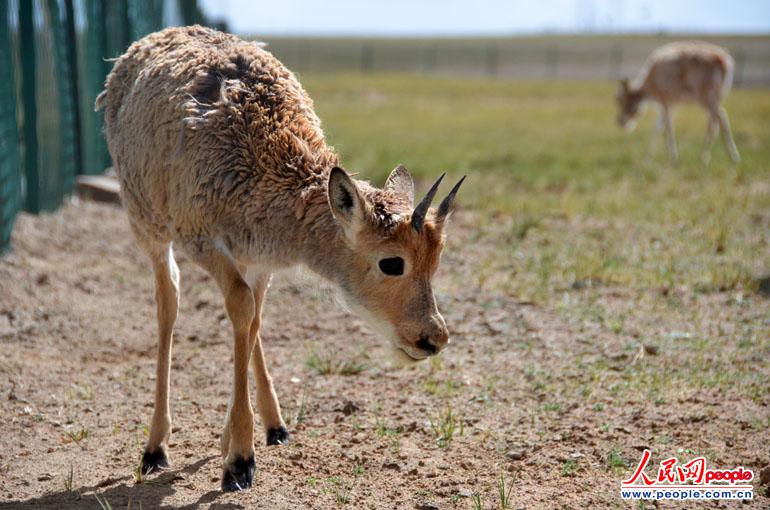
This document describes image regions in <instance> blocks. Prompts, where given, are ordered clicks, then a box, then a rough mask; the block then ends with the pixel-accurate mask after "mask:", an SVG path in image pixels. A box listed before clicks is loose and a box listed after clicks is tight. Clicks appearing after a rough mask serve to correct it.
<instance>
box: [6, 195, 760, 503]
mask: <svg viewBox="0 0 770 510" xmlns="http://www.w3.org/2000/svg"><path fill="white" fill-rule="evenodd" d="M474 216H475V213H473V212H468V211H466V212H461V213H459V214H458V216H457V218H456V221H455V222H454V223H453V225H452V232H451V234H452V235H451V237H450V243H449V246H448V248H447V251H446V252H445V256H444V258H443V262H442V269H441V270H440V273H439V275H438V277H437V281H436V284H435V285H436V288H437V289H438V296H437V297H438V299H439V302H440V307H441V308H442V310H443V312H444V315H445V317H446V319H447V323H448V325H449V328H450V332H451V334H452V338H453V340H452V344H451V345H450V346H449V348H448V349H447V351H445V353H444V354H443V355H442V356H441V357H440V358H439V359H437V360H435V361H433V362H426V363H422V364H419V365H417V366H414V367H411V368H402V369H396V368H392V367H391V365H390V364H389V361H388V350H387V349H386V348H385V346H384V344H383V342H381V341H380V340H378V339H376V338H374V337H373V336H372V335H371V334H370V333H369V332H368V330H367V329H366V327H365V326H364V325H363V323H362V322H361V321H359V320H358V319H356V318H354V317H352V316H350V315H349V314H348V313H347V312H345V311H344V310H342V309H341V308H340V307H339V306H338V305H337V304H336V303H335V302H334V300H333V299H331V292H330V291H329V289H327V288H326V287H325V286H324V285H323V284H318V283H309V282H312V281H314V280H312V279H311V280H309V279H308V278H307V277H304V276H300V277H299V278H296V277H289V276H290V275H279V276H278V277H277V278H276V279H275V280H274V284H273V286H272V287H271V289H270V291H269V292H268V299H267V301H266V305H265V310H264V317H265V319H264V326H263V328H264V329H263V338H264V342H265V350H266V355H267V359H268V362H269V365H270V367H271V371H272V374H273V377H274V379H275V382H276V389H277V392H278V394H279V398H280V400H281V404H282V407H283V410H284V416H285V417H286V418H287V421H288V426H289V429H290V432H291V434H292V439H293V441H292V443H291V444H290V445H289V446H282V447H266V446H264V437H263V435H262V434H261V432H260V433H259V434H258V435H257V459H256V461H257V473H256V475H255V478H254V487H253V488H252V489H250V490H248V491H246V492H242V493H232V494H223V493H221V492H220V491H219V477H220V474H221V460H220V458H219V435H220V432H221V429H222V425H223V421H224V417H225V412H226V406H227V402H228V400H229V394H230V379H231V367H232V360H231V356H232V354H231V344H232V342H231V332H230V327H229V324H228V322H227V319H226V317H225V314H224V310H223V307H222V299H221V297H220V295H219V293H218V291H217V290H216V288H215V286H214V284H213V282H211V281H210V279H209V278H208V277H207V276H206V275H205V274H204V273H203V272H202V271H201V270H199V269H198V268H197V267H195V266H193V265H192V264H191V263H190V262H189V261H188V260H186V259H185V257H184V256H183V255H181V254H180V255H179V256H178V259H179V265H180V269H181V279H182V302H181V307H180V316H179V320H178V322H177V329H176V332H175V344H174V358H173V365H172V412H173V419H174V429H173V431H174V434H173V437H172V440H171V448H170V457H171V462H172V469H170V470H169V471H167V472H164V473H161V474H159V475H151V476H149V477H146V478H144V479H141V480H138V479H137V477H136V467H137V464H138V461H139V459H140V456H141V453H142V447H143V443H144V441H145V437H146V433H147V429H146V424H147V423H148V422H149V418H150V416H151V412H152V407H151V406H152V400H153V397H152V389H153V387H154V380H153V379H154V370H155V346H156V341H155V313H154V302H153V290H152V277H151V274H150V269H149V264H148V263H147V261H146V260H145V259H144V257H143V255H142V254H141V253H140V252H139V251H138V250H137V248H136V247H135V246H134V244H133V240H132V239H131V236H130V233H129V229H128V224H127V221H126V219H125V216H124V214H123V212H122V211H121V210H120V209H119V208H117V207H113V206H107V205H97V204H91V203H81V202H77V201H75V202H73V203H70V204H68V205H67V206H66V207H64V208H63V209H61V210H60V211H58V212H57V213H55V214H50V215H43V216H40V217H33V216H28V215H22V216H21V217H20V218H19V219H18V221H17V225H16V230H15V234H14V239H13V251H12V252H11V253H9V254H8V255H6V256H4V257H3V258H0V287H1V288H2V292H0V413H1V416H2V423H1V424H0V432H2V434H0V452H2V453H0V508H18V509H26V508H29V509H32V508H51V509H54V508H55V509H80V508H102V505H109V507H111V508H113V509H123V508H144V509H149V508H178V507H184V508H199V507H200V508H269V509H293V508H318V509H327V508H340V507H346V508H387V509H411V508H425V509H431V508H440V509H445V508H447V509H453V508H460V509H471V508H474V505H475V504H476V502H475V501H474V499H475V496H476V495H478V500H479V501H480V503H481V508H484V509H487V508H498V507H500V506H501V503H500V496H499V495H498V486H497V484H498V481H499V480H500V478H501V476H502V478H503V481H504V483H505V484H506V487H508V488H509V490H510V499H511V503H510V508H573V509H583V508H630V507H636V505H635V504H634V505H632V504H631V503H626V502H623V501H622V500H621V499H620V496H619V484H620V480H621V479H622V478H624V477H627V476H628V475H629V474H630V471H631V467H633V466H635V465H636V463H637V462H638V460H639V458H640V456H641V450H643V449H644V448H650V449H652V451H653V454H654V461H655V463H657V462H658V461H660V460H661V459H663V458H666V457H668V456H672V455H679V456H680V458H682V459H687V458H691V457H693V456H695V454H696V453H697V454H703V455H706V456H707V457H708V460H709V465H710V466H712V467H724V468H727V467H736V466H739V465H742V466H745V467H747V468H750V469H753V470H754V472H755V480H754V481H753V485H754V488H755V497H754V501H752V502H749V505H748V506H749V507H752V508H770V498H768V495H767V490H768V489H767V487H766V486H762V485H761V483H760V481H759V470H760V469H761V468H762V467H764V466H766V465H768V464H770V447H769V446H768V430H767V427H768V421H769V420H770V411H769V410H768V406H769V405H770V388H768V380H770V367H769V366H768V365H769V363H768V355H769V353H768V352H767V349H766V348H765V347H756V346H757V345H759V346H762V345H764V346H766V345H767V342H766V341H764V340H763V341H762V342H759V343H758V341H757V340H756V338H757V337H758V336H759V337H760V338H762V339H766V338H767V335H768V329H769V328H770V321H769V320H768V317H769V314H768V300H767V298H765V297H762V296H760V295H758V294H755V295H745V294H738V295H736V293H735V292H722V293H720V292H716V293H709V294H699V293H694V292H689V291H682V292H678V293H677V292H676V291H675V292H674V294H675V295H673V296H672V295H665V296H663V295H661V293H659V292H657V291H654V290H649V291H637V290H628V289H625V288H622V287H613V286H607V287H600V288H598V289H597V288H585V289H584V288H579V286H578V287H577V288H573V289H567V290H565V291H564V296H563V299H562V301H561V302H562V305H543V304H537V303H532V302H528V301H523V300H521V299H517V297H516V296H509V295H503V294H500V293H496V292H493V291H489V290H486V287H479V286H478V285H476V284H475V283H474V282H476V281H477V280H476V279H475V278H474V277H473V275H474V272H475V271H476V270H477V269H478V268H477V267H476V265H475V264H476V261H478V260H480V259H481V257H480V254H481V253H489V252H490V250H492V251H494V250H499V257H500V258H505V257H508V256H509V248H506V247H505V246H502V245H498V244H497V239H499V236H497V235H496V233H495V231H494V227H490V228H488V229H486V230H484V231H483V232H478V231H476V229H475V227H474V225H476V224H477V223H476V221H475V219H474ZM463 245H467V246H466V248H463V250H462V251H461V246H463ZM495 277H496V278H511V277H513V276H511V275H510V274H506V273H504V272H503V273H500V274H498V275H495ZM589 284H590V282H589ZM587 287H591V286H590V285H588V286H587ZM671 300H676V302H677V305H676V306H667V305H664V304H661V303H663V302H669V301H671ZM599 304H600V305H602V306H603V307H606V308H609V309H612V310H620V311H623V313H624V317H625V319H624V321H625V322H624V325H623V328H622V331H620V330H619V328H616V327H614V326H613V324H612V323H609V322H607V321H599V320H595V319H594V318H592V316H591V314H590V313H587V312H586V313H576V310H584V311H585V310H589V311H590V309H591V306H596V305H599ZM690 331H696V332H704V331H705V332H711V334H710V335H709V337H708V338H709V340H708V341H709V342H710V343H709V344H708V345H705V346H700V347H698V346H699V345H700V344H697V345H696V344H695V339H694V338H693V337H692V335H693V334H692V333H690ZM696 336H697V334H696ZM738 339H744V340H743V341H739V340H738ZM746 339H748V340H746ZM752 339H754V340H752ZM724 359H730V360H732V361H731V363H734V364H735V366H740V367H741V369H742V370H743V371H744V372H745V371H748V372H750V373H753V374H755V376H756V380H755V382H751V381H749V382H748V383H747V382H746V381H744V380H733V379H731V372H730V370H726V371H724V373H722V372H720V373H711V372H710V371H709V369H708V366H709V363H712V362H716V361H719V360H724ZM324 361H327V362H329V363H326V364H330V365H332V366H331V367H325V364H324ZM345 361H348V363H347V365H344V362H345ZM343 365H344V366H343ZM362 365H365V366H362ZM693 367H695V368H696V369H697V370H693ZM700 367H705V368H703V370H702V373H701V368H700ZM688 370H689V372H688ZM327 372H331V373H327ZM341 372H342V373H341ZM348 372H357V373H352V374H351V373H348ZM744 372H741V373H744ZM667 374H671V377H672V378H673V380H674V383H675V384H668V383H667V380H666V379H667ZM683 374H689V375H687V377H688V379H686V380H685V379H682V378H683V377H684V375H683ZM701 375H702V376H703V379H702V381H701V380H699V379H697V377H699V376H701ZM682 381H685V382H687V384H685V383H682ZM756 381H758V382H756ZM651 387H654V388H656V392H655V393H654V395H653V396H651V393H650V391H649V388H651ZM450 411H451V414H449V413H450ZM436 429H441V430H438V432H437V430H436ZM257 430H261V427H257ZM97 495H98V496H99V499H97ZM100 501H101V503H100ZM140 505H141V506H140ZM648 506H649V507H652V506H653V505H651V504H648ZM659 506H660V507H666V508H668V507H674V506H676V507H682V508H685V507H687V508H689V507H697V508H701V507H703V508H716V507H718V508H723V507H743V506H744V505H743V504H742V503H740V502H734V503H729V504H728V503H698V504H697V505H696V504H694V503H691V504H689V505H686V504H679V505H674V504H665V503H661V504H660V505H659ZM642 507H643V506H642Z"/></svg>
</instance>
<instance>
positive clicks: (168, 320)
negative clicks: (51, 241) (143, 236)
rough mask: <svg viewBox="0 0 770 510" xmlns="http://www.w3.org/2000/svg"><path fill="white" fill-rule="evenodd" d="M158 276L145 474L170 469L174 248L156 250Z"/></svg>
mask: <svg viewBox="0 0 770 510" xmlns="http://www.w3.org/2000/svg"><path fill="white" fill-rule="evenodd" d="M150 256H151V258H152V264H153V272H154V273H155V302H156V305H157V308H158V340H159V341H158V365H157V376H156V379H155V409H154V412H153V415H152V423H151V425H150V439H149V441H147V446H146V447H145V450H144V455H142V473H143V474H149V473H151V472H153V471H157V470H159V469H163V468H166V467H168V455H167V449H168V440H169V437H170V436H171V411H170V409H169V402H168V393H169V375H170V374H169V369H170V364H171V339H172V335H173V331H174V322H176V317H177V311H178V308H179V269H178V267H177V265H176V262H175V261H174V254H173V251H172V250H171V246H170V245H167V246H165V247H164V248H162V249H160V248H159V249H157V250H155V249H153V250H152V253H151V255H150Z"/></svg>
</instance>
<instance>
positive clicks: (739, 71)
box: [733, 50, 746, 88]
mask: <svg viewBox="0 0 770 510" xmlns="http://www.w3.org/2000/svg"><path fill="white" fill-rule="evenodd" d="M745 69H746V52H745V51H744V50H738V51H736V52H735V76H734V77H733V84H734V85H735V88H741V87H742V86H743V72H744V71H745Z"/></svg>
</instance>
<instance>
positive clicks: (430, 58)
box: [422, 44, 437, 74]
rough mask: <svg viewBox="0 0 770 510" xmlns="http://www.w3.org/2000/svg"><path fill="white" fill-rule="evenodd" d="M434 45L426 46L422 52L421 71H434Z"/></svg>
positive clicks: (435, 51)
mask: <svg viewBox="0 0 770 510" xmlns="http://www.w3.org/2000/svg"><path fill="white" fill-rule="evenodd" d="M436 53H437V49H436V45H435V44H431V45H430V46H427V47H426V48H425V50H424V52H423V61H422V71H423V73H426V74H428V73H433V72H435V71H436Z"/></svg>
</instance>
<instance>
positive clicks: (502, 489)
mask: <svg viewBox="0 0 770 510" xmlns="http://www.w3.org/2000/svg"><path fill="white" fill-rule="evenodd" d="M512 491H513V479H511V481H510V485H508V484H506V481H505V472H504V471H500V477H499V478H498V479H497V495H498V497H499V499H500V502H499V508H500V510H506V509H508V508H511V492H512Z"/></svg>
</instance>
